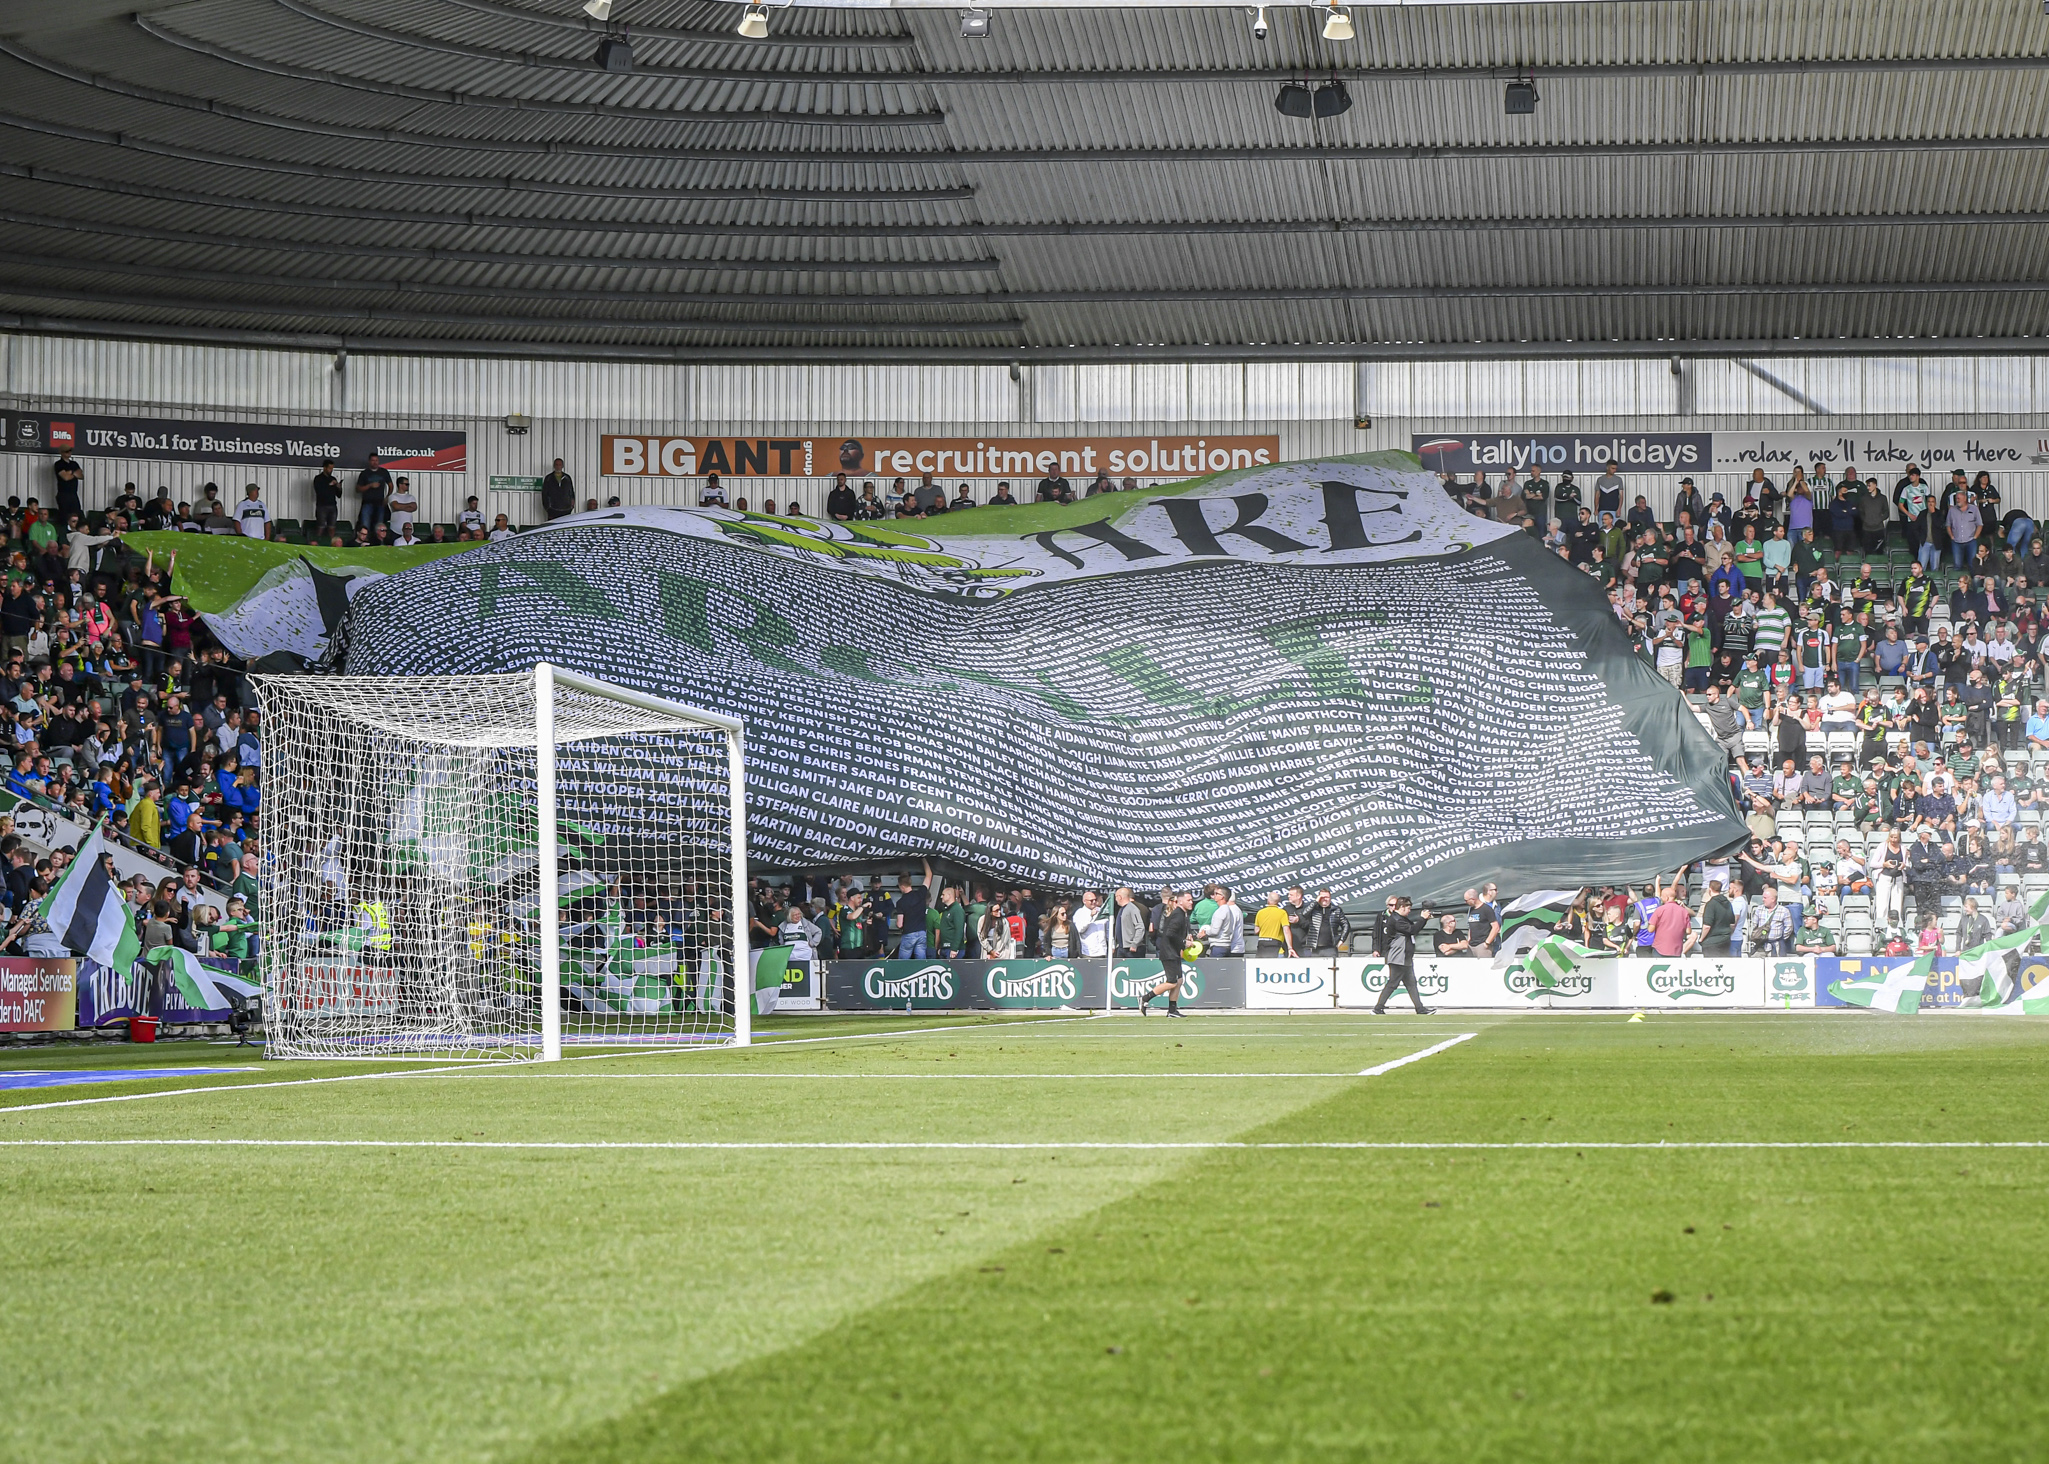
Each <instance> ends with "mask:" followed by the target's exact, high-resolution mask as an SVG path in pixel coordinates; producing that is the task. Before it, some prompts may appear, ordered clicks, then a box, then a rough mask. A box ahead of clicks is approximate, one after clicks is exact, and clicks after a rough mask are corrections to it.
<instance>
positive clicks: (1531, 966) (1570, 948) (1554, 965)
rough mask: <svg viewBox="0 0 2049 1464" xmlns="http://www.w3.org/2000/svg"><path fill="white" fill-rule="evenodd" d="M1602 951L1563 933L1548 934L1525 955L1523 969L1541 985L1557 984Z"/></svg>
mask: <svg viewBox="0 0 2049 1464" xmlns="http://www.w3.org/2000/svg"><path fill="white" fill-rule="evenodd" d="M1600 954H1601V952H1599V951H1597V950H1594V949H1592V948H1590V947H1588V946H1583V945H1580V944H1578V943H1577V942H1574V941H1570V940H1567V939H1566V938H1565V937H1564V936H1562V935H1547V936H1544V937H1543V938H1542V939H1540V940H1538V942H1537V943H1536V944H1535V945H1533V946H1531V947H1530V949H1529V953H1528V954H1527V955H1525V956H1524V957H1523V969H1524V970H1526V971H1528V972H1529V973H1530V975H1531V976H1533V977H1535V978H1536V982H1537V984H1538V985H1539V986H1556V985H1557V984H1558V983H1559V982H1561V981H1563V980H1564V979H1565V978H1566V977H1568V976H1570V975H1571V974H1572V973H1573V972H1575V971H1577V970H1578V969H1579V968H1580V967H1581V966H1582V965H1584V964H1585V963H1586V962H1587V961H1588V960H1589V959H1591V958H1592V957H1595V956H1598V955H1600Z"/></svg>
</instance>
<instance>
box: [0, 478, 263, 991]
mask: <svg viewBox="0 0 2049 1464" xmlns="http://www.w3.org/2000/svg"><path fill="white" fill-rule="evenodd" d="M54 477H55V480H56V488H57V492H56V494H55V495H54V497H55V500H56V503H57V508H56V509H55V510H54V511H53V510H50V509H45V508H44V507H43V506H42V503H41V501H40V498H39V497H37V496H32V497H30V498H29V499H28V500H27V502H26V503H23V502H21V501H20V500H19V499H12V498H11V499H9V500H8V502H7V504H6V509H5V519H4V522H5V532H6V539H7V542H6V545H5V547H4V549H0V553H4V555H5V557H6V566H7V567H6V573H5V586H4V589H0V674H4V677H5V685H6V688H7V690H6V691H4V692H0V696H4V697H5V701H6V706H5V717H6V719H7V727H6V736H7V740H8V743H9V747H8V758H9V772H8V774H7V789H8V791H9V792H10V793H12V794H13V795H14V796H15V798H16V800H18V801H19V802H18V803H17V805H16V808H15V813H16V814H17V815H19V817H13V816H10V817H7V818H4V819H0V860H4V861H8V863H9V877H8V880H7V888H6V890H5V892H4V897H0V898H4V901H5V904H6V906H7V909H8V915H9V919H10V928H9V933H8V936H7V945H6V948H7V949H8V950H10V951H12V952H14V953H17V954H19V953H43V954H48V953H49V952H48V951H47V950H40V951H38V950H36V949H35V948H36V947H37V946H38V945H40V944H43V943H46V936H47V933H46V932H45V931H44V930H43V929H42V927H41V924H40V921H39V918H38V917H37V916H36V914H35V912H34V906H35V904H36V902H37V901H39V900H40V899H41V898H42V897H43V895H45V894H46V893H47V892H48V890H49V888H50V887H51V885H52V884H53V883H54V882H55V880H56V879H57V878H58V877H59V876H60V875H61V874H62V872H63V870H64V868H65V861H66V859H67V858H68V856H67V855H65V854H64V853H63V852H62V851H59V852H57V853H55V854H53V855H50V856H48V857H45V858H40V859H36V858H31V857H30V851H29V849H28V847H27V846H26V845H25V844H24V843H23V839H22V832H21V831H18V830H17V825H19V826H20V830H22V831H25V830H26V829H27V828H28V826H29V815H28V813H27V812H26V811H25V810H24V809H23V807H22V806H21V805H24V804H25V805H26V806H27V808H28V809H32V810H35V811H36V823H37V826H38V827H39V828H41V829H44V830H47V828H48V824H47V816H48V815H51V814H56V815H61V816H63V817H66V818H69V819H72V820H74V821H75V822H77V823H79V824H85V825H92V824H99V825H101V826H102V827H103V830H104V832H105V834H106V836H107V838H108V839H109V840H111V841H113V842H114V843H116V844H117V845H123V846H126V847H127V848H129V849H131V850H133V851H135V852H137V853H141V854H145V855H147V856H148V857H149V858H150V860H151V861H152V864H153V866H154V867H155V868H157V870H158V871H159V872H158V873H157V874H155V875H154V876H153V877H151V876H140V875H138V876H136V877H135V880H134V881H131V882H129V883H128V884H127V885H126V886H124V888H126V889H127V890H128V891H129V894H130V898H131V899H132V900H133V901H134V902H135V909H136V915H137V920H138V929H139V932H140V933H141V934H142V935H143V936H144V938H145V944H146V945H147V944H149V943H151V941H152V940H153V941H154V943H156V944H181V945H186V946H188V947H189V948H191V949H193V950H195V951H196V952H198V953H201V954H208V955H223V956H224V958H226V959H229V960H238V959H241V958H242V957H244V956H246V955H247V954H248V951H247V944H248V939H249V935H248V931H249V929H250V926H251V915H252V913H253V910H254V904H255V887H256V881H255V872H256V868H257V864H258V860H259V859H260V856H261V853H262V833H261V827H262V804H263V791H262V765H263V734H262V728H261V725H260V718H259V715H258V712H257V709H256V706H255V703H254V700H253V697H252V695H251V693H250V689H249V685H248V680H247V671H248V670H249V667H248V666H247V665H246V664H245V663H243V662H242V661H241V660H239V659H237V658H236V657H234V656H233V655H231V654H230V653H229V652H228V650H227V649H226V648H225V647H223V646H221V645H220V644H219V643H218V642H217V641H216V640H215V639H214V638H213V636H212V635H211V634H210V633H209V631H208V630H207V628H206V626H205V624H204V623H203V622H202V621H201V620H200V618H199V617H198V616H197V615H195V614H193V613H192V611H191V610H190V608H189V607H188V606H187V605H186V603H185V600H184V597H183V596H182V595H179V594H176V593H174V592H173V590H172V587H171V577H172V571H173V568H174V567H175V564H176V560H177V556H176V555H175V554H171V555H167V556H165V557H164V558H163V559H162V560H161V561H160V560H159V558H158V556H157V555H156V554H155V553H154V552H153V551H152V552H146V553H145V552H137V551H136V550H135V549H133V548H131V547H130V546H129V545H128V544H127V542H126V537H125V536H126V535H127V534H128V533H129V532H130V531H131V529H133V528H135V527H143V526H155V525H156V524H158V523H160V522H162V521H163V519H164V517H165V516H166V515H169V516H170V517H171V518H172V519H173V521H174V522H173V526H174V527H179V526H183V525H182V523H180V522H177V521H178V520H179V518H180V516H181V515H182V518H183V520H184V521H187V522H190V521H193V520H194V516H193V515H192V513H191V511H190V510H189V508H187V507H186V506H185V505H170V504H169V503H168V499H169V495H168V493H162V494H160V495H159V498H158V499H157V500H155V501H153V503H152V504H143V503H142V502H141V501H140V500H139V499H138V498H137V497H136V495H135V493H134V489H133V485H129V486H128V488H127V490H126V491H125V492H124V493H123V494H122V495H121V496H120V497H119V498H118V499H117V500H116V502H115V505H114V507H113V508H112V509H111V510H110V511H108V512H107V513H105V514H103V515H102V514H93V515H91V516H90V520H88V516H87V515H86V514H85V512H84V510H83V509H82V507H81V506H80V503H79V493H80V487H81V485H82V482H83V473H82V472H81V471H80V470H79V469H78V465H77V464H76V463H75V462H74V461H72V460H71V459H70V457H69V455H68V454H67V455H66V456H65V457H63V458H60V459H59V460H58V462H57V464H56V472H55V474H54ZM202 509H203V514H202V518H203V519H214V518H227V516H226V515H223V514H220V513H218V509H219V502H218V499H217V498H209V499H208V500H207V502H206V503H205V504H203V505H202ZM228 522H230V523H235V522H238V521H236V520H233V519H228ZM234 531H236V532H241V531H242V530H240V529H236V530H234ZM138 881H139V882H138ZM230 896H233V897H235V898H236V899H237V900H238V903H236V904H233V905H230V904H229V898H230ZM224 911H225V912H226V914H225V919H226V920H227V922H228V924H227V925H226V927H225V928H224V927H223V925H222V921H223V918H224V916H223V912H224Z"/></svg>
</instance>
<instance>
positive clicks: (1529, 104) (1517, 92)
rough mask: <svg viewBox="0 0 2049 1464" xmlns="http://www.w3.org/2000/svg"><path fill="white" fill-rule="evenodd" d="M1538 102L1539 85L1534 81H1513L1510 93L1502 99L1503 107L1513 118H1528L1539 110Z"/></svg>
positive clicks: (1509, 89) (1510, 85)
mask: <svg viewBox="0 0 2049 1464" xmlns="http://www.w3.org/2000/svg"><path fill="white" fill-rule="evenodd" d="M1538 100H1539V98H1538V96H1537V83H1536V82H1535V81H1534V80H1530V81H1511V82H1510V83H1509V84H1508V91H1507V92H1506V93H1505V94H1504V95H1503V97H1502V101H1501V106H1502V110H1503V111H1505V112H1507V113H1508V115H1509V116H1511V117H1527V116H1529V115H1530V114H1531V113H1532V112H1534V111H1536V110H1537V102H1538Z"/></svg>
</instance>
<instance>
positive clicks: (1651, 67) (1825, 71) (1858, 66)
mask: <svg viewBox="0 0 2049 1464" xmlns="http://www.w3.org/2000/svg"><path fill="white" fill-rule="evenodd" d="M272 3H273V4H276V5H278V6H281V7H282V8H284V9H286V10H289V11H291V12H292V13H293V14H295V15H299V16H303V17H304V18H306V19H307V20H310V21H313V22H314V23H315V24H318V25H325V26H331V27H333V28H334V29H336V30H341V31H347V32H349V33H350V34H353V35H359V36H363V37H365V38H367V39H370V40H377V41H383V42H386V43H387V44H390V45H396V46H404V47H406V48H408V49H409V50H422V51H438V52H441V53H442V54H444V55H451V56H461V57H463V58H465V59H467V60H472V61H495V62H498V63H499V64H501V65H506V66H516V67H519V68H522V69H529V68H541V69H546V70H555V71H578V72H591V71H599V70H600V68H599V67H598V65H597V63H596V62H595V61H592V60H584V59H580V58H576V57H570V56H549V55H544V54H541V53H539V52H534V51H506V50H500V49H497V48H495V47H491V46H479V45H475V44H473V43H471V42H468V41H452V40H446V39H444V38H442V37H440V36H434V35H428V34H426V33H424V32H420V31H401V30H394V29H392V28H390V27H388V26H381V25H376V24H373V23H371V22H369V21H362V20H357V19H355V18H354V17H352V16H344V15H336V14H334V13H333V12H332V11H328V10H322V9H321V8H320V7H319V6H317V5H310V4H307V3H306V0H272ZM626 29H629V30H630V29H633V28H632V27H626ZM770 35H771V37H775V33H774V31H773V30H771V32H770ZM776 39H778V40H781V41H782V43H783V44H785V45H793V46H805V47H809V48H812V49H817V50H829V49H831V48H833V46H835V45H836V44H837V42H835V41H834V40H832V39H829V38H817V37H803V38H782V37H776ZM915 39H916V38H915V37H913V38H911V40H912V43H913V44H915ZM704 40H705V41H706V42H708V43H709V44H713V45H718V46H733V45H748V44H750V43H748V42H743V41H741V40H739V39H738V38H737V36H734V35H731V34H727V35H718V34H715V33H707V34H706V35H705V36H704ZM1309 69H1310V70H1312V71H1313V72H1314V74H1315V75H1317V76H1322V75H1324V74H1325V72H1326V70H1327V69H1332V68H1326V67H1324V66H1321V65H1319V66H1316V67H1313V68H1309ZM1334 69H1335V71H1336V74H1337V75H1338V76H1339V77H1340V78H1342V79H1344V80H1347V81H1354V80H1356V81H1361V82H1371V81H1473V80H1485V81H1506V80H1511V79H1513V78H1515V77H1517V76H1528V75H1529V74H1530V73H1531V72H1532V71H1534V72H1535V73H1536V75H1537V77H1538V78H1539V79H1540V80H1548V79H1557V78H1563V77H1582V78H1585V77H1610V76H1612V77H1642V78H1662V77H1674V78H1688V79H1691V78H1697V77H1735V76H1742V77H1749V76H1816V75H1823V76H1825V75H1834V74H1865V73H1874V72H1875V73H1879V74H1886V73H1900V72H1914V73H1922V72H1930V71H1935V72H1956V71H1968V72H1972V73H1974V74H1975V73H1980V72H1986V71H2041V70H2049V56H1933V57H1926V58H1921V57H1915V58H1899V57H1890V56H1886V57H1871V58H1868V59H1866V58H1862V57H1831V58H1827V59H1816V60H1794V61H1769V60H1768V61H1666V62H1626V61H1625V62H1615V63H1598V62H1597V63H1591V64H1589V63H1568V64H1565V65H1559V66H1544V65H1540V64H1535V63H1533V64H1531V65H1527V66H1523V67H1520V68H1518V67H1509V66H1413V67H1384V68H1376V67H1359V68H1354V69H1346V68H1342V67H1339V68H1334ZM1303 70H1304V68H1302V67H1299V66H1298V67H1293V68H1286V67H1282V68H1276V67H1271V66H1260V67H1228V68H1227V67H1215V68H1205V69H1193V68H1161V69H1158V70H1143V71H1140V70H1128V69H1118V70H1099V71H1079V70H1077V71H1064V70H1054V69H1045V70H1025V71H998V70H994V69H990V70H965V71H918V72H914V73H888V72H883V73H876V72H863V71H837V72H835V71H817V70H807V71H805V72H804V73H803V74H802V76H801V77H793V76H792V75H791V74H790V73H787V72H780V71H766V70H761V69H758V68H755V69H749V68H735V67H724V68H714V67H703V66H646V65H642V66H637V67H636V68H635V71H636V74H638V75H642V76H663V77H673V78H684V79H688V80H693V81H727V82H731V81H739V82H786V81H790V80H794V79H801V80H805V81H811V82H816V83H820V84H849V83H851V84H859V83H864V82H868V83H872V82H888V81H904V82H910V83H918V82H922V83H925V84H927V85H931V86H1047V85H1071V86H1101V85H1106V84H1117V85H1141V86H1144V85H1152V86H1159V85H1170V86H1179V85H1189V84H1201V83H1215V82H1280V81H1287V80H1291V79H1299V78H1300V77H1301V75H1302V73H1303ZM601 74H602V73H601Z"/></svg>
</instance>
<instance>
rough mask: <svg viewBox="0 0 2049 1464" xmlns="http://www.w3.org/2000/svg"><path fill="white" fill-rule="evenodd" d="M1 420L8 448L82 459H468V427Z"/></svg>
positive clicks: (397, 464)
mask: <svg viewBox="0 0 2049 1464" xmlns="http://www.w3.org/2000/svg"><path fill="white" fill-rule="evenodd" d="M0 422H4V424H5V430H6V434H7V436H6V442H7V445H8V446H9V447H10V448H12V449H13V450H14V451H16V452H34V453H48V454H50V455H51V456H52V457H54V456H56V455H57V454H58V453H60V452H63V451H64V450H65V449H67V448H68V449H70V451H71V453H72V455H73V456H75V457H81V458H94V457H107V458H134V459H139V460H141V461H144V462H160V463H255V464H259V465H264V466H269V467H273V468H318V467H319V466H320V464H321V462H322V461H323V460H329V459H331V460H332V461H334V462H335V463H337V464H339V465H340V466H341V467H343V468H347V469H356V468H360V467H362V466H363V464H364V462H365V461H366V460H367V459H368V458H369V455H370V454H371V453H373V452H374V453H376V454H377V456H378V457H379V458H381V459H382V460H383V462H384V466H385V467H387V468H389V469H391V470H392V471H393V472H394V473H460V472H462V471H464V470H465V469H466V468H467V467H468V466H469V447H468V444H469V437H468V434H466V433H462V432H429V431H422V430H420V429H417V428H413V427H297V426H280V425H278V424H277V423H275V422H215V421H211V420H208V419H205V418H199V417H90V416H82V415H80V414H79V413H77V412H17V411H7V412H4V413H0ZM231 496H232V495H231Z"/></svg>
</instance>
